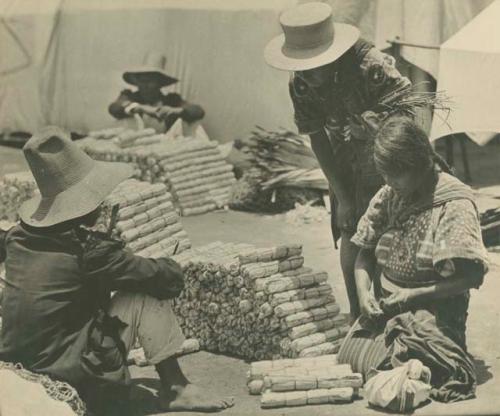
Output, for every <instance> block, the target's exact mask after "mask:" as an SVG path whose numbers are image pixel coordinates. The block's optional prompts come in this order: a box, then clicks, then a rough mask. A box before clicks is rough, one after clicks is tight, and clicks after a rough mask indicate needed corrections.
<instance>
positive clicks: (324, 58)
mask: <svg viewBox="0 0 500 416" xmlns="http://www.w3.org/2000/svg"><path fill="white" fill-rule="evenodd" d="M334 28H335V30H334V34H335V35H334V36H335V37H334V39H332V42H330V43H328V44H325V45H321V46H318V47H315V48H304V49H295V48H294V49H291V48H287V47H286V46H285V35H284V34H281V35H279V36H277V37H275V38H274V39H273V40H271V41H270V42H269V43H268V44H267V46H266V48H265V50H264V59H265V60H266V62H267V63H268V64H269V65H271V66H272V67H274V68H276V69H281V70H285V71H306V70H308V69H313V68H319V67H320V66H324V65H327V64H329V63H332V62H334V61H336V60H337V59H339V58H340V57H341V56H342V55H343V54H344V53H346V52H347V50H348V49H349V48H350V47H352V46H353V45H354V44H355V43H356V41H357V40H358V39H359V29H358V28H356V27H354V26H351V25H348V24H345V23H334Z"/></svg>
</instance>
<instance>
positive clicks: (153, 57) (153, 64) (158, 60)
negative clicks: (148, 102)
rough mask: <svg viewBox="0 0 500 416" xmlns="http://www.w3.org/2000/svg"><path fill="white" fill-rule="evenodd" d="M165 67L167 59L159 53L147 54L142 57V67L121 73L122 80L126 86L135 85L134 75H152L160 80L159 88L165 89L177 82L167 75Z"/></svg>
mask: <svg viewBox="0 0 500 416" xmlns="http://www.w3.org/2000/svg"><path fill="white" fill-rule="evenodd" d="M166 66H167V58H166V56H165V55H163V54H161V53H159V52H148V53H147V54H146V56H145V57H144V63H143V65H142V66H140V67H137V68H133V69H130V70H128V71H125V72H124V73H123V79H124V80H125V82H127V83H128V84H132V85H137V84H136V75H153V76H157V77H158V78H159V79H160V80H161V84H162V85H161V86H162V87H166V86H167V85H172V84H175V83H176V82H178V81H179V80H178V79H177V78H174V77H171V76H170V75H167V73H166V72H165V68H166Z"/></svg>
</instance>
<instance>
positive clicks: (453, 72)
mask: <svg viewBox="0 0 500 416" xmlns="http://www.w3.org/2000/svg"><path fill="white" fill-rule="evenodd" d="M499 22H500V0H496V1H495V2H494V3H492V4H491V5H490V6H489V7H488V8H486V9H485V10H483V11H482V12H481V13H480V14H479V15H478V16H477V17H475V18H474V19H473V20H472V21H471V22H470V23H468V24H467V25H466V26H465V27H464V28H463V29H461V30H460V31H459V32H458V33H457V34H455V35H454V36H453V37H451V38H450V39H448V41H446V42H445V43H444V44H443V45H442V47H441V52H440V65H439V78H438V89H440V90H444V91H446V92H447V94H448V95H449V96H450V97H451V99H452V101H453V104H452V105H453V111H452V112H451V113H450V116H449V118H448V119H447V120H446V123H444V122H443V121H442V120H441V119H439V118H438V117H434V121H433V126H432V133H431V139H437V138H439V137H442V136H445V135H449V134H453V133H461V132H477V133H484V134H479V135H473V136H472V137H473V138H476V141H479V143H480V144H482V143H483V142H486V141H487V140H488V138H490V137H491V136H492V134H491V132H494V133H500V105H499V101H500V25H499Z"/></svg>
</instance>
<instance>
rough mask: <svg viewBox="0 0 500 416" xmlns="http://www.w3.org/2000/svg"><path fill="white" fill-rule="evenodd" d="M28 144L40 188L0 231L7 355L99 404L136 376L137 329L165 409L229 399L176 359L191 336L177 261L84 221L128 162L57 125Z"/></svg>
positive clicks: (218, 404) (215, 406)
mask: <svg viewBox="0 0 500 416" xmlns="http://www.w3.org/2000/svg"><path fill="white" fill-rule="evenodd" d="M24 153H25V156H26V159H27V161H28V164H29V166H30V168H31V171H32V173H33V175H34V177H35V179H36V182H37V184H38V187H39V189H40V195H41V196H38V197H35V198H34V199H32V200H29V201H27V202H26V203H24V204H23V205H22V206H21V208H20V210H19V216H20V218H21V223H20V224H19V225H17V226H15V227H13V228H12V229H10V230H9V231H8V232H7V233H5V232H4V233H2V235H0V246H3V247H4V249H5V250H4V251H3V254H4V257H5V259H0V261H2V260H5V269H6V273H5V282H6V287H5V290H4V292H3V305H2V306H3V308H2V310H3V314H2V315H3V316H2V318H3V326H2V334H1V338H0V361H6V362H10V363H20V364H22V365H23V366H24V368H26V369H28V370H30V371H32V372H35V373H42V374H47V375H49V376H50V377H52V378H53V379H55V380H60V381H64V382H68V383H70V384H71V385H73V386H74V387H75V388H76V389H77V390H78V392H79V394H80V395H81V396H82V397H83V398H84V399H85V401H86V402H87V403H90V404H91V405H92V404H93V405H96V406H99V404H100V403H99V400H100V397H102V396H104V395H103V394H102V392H104V391H110V392H111V391H116V389H115V387H117V386H127V385H128V384H129V381H130V374H129V372H128V368H127V366H126V357H127V353H128V351H129V350H130V348H131V347H132V346H133V344H134V341H135V340H136V339H137V338H138V339H139V341H140V342H141V344H142V347H143V348H144V351H145V354H146V356H147V358H148V359H149V360H150V362H151V363H152V364H154V365H155V366H156V370H157V371H158V374H159V376H160V380H161V391H160V404H161V407H162V408H163V409H166V410H172V411H173V410H194V411H217V410H222V409H225V408H227V407H229V406H231V405H232V403H231V400H218V399H216V398H214V397H213V396H212V395H209V394H208V393H206V392H204V391H203V390H202V389H200V388H198V387H196V386H194V385H193V384H191V383H190V382H189V381H188V380H187V378H186V377H185V376H184V374H183V372H182V370H181V368H180V367H179V364H178V362H177V360H176V359H175V358H174V354H175V353H176V351H178V350H179V348H180V347H181V345H182V343H183V341H184V337H183V334H182V331H181V329H180V327H179V325H178V323H177V321H176V318H175V316H174V313H173V311H172V309H171V305H170V301H169V299H172V298H174V297H176V296H177V295H178V294H179V293H180V292H181V290H182V289H183V286H184V283H183V273H182V271H181V269H180V267H179V265H178V264H177V263H175V262H174V261H173V260H171V259H169V258H160V259H156V260H153V259H146V258H142V257H139V256H135V255H133V254H132V253H131V252H129V251H128V250H126V249H124V248H123V245H122V243H121V242H119V241H116V240H112V239H110V238H109V237H108V236H107V235H106V234H103V233H96V232H93V231H89V230H88V229H87V228H85V227H89V226H93V225H95V223H96V221H97V218H98V217H99V211H100V206H101V204H102V202H103V200H104V199H105V198H106V196H107V195H108V194H109V193H110V192H111V191H112V190H113V189H114V188H115V187H116V185H117V184H119V183H120V182H121V181H123V180H125V179H126V178H127V177H129V176H130V174H131V171H130V166H128V165H126V164H121V163H104V162H96V161H94V160H92V159H90V158H89V157H88V156H87V155H86V154H85V153H84V152H83V151H82V150H80V149H79V148H78V147H77V146H76V144H75V143H74V142H72V141H71V140H70V138H69V137H68V136H67V135H65V134H64V132H62V131H61V130H60V129H57V128H53V127H49V128H46V129H45V130H43V131H42V132H41V133H40V134H39V135H35V136H33V137H32V138H31V139H30V140H29V141H28V142H27V144H26V145H25V147H24ZM1 252H2V250H0V254H1ZM114 291H116V293H115V295H114V296H113V297H111V293H112V292H114ZM108 387H112V388H108ZM108 400H109V399H108ZM91 407H92V406H91ZM98 408H100V406H99V407H98Z"/></svg>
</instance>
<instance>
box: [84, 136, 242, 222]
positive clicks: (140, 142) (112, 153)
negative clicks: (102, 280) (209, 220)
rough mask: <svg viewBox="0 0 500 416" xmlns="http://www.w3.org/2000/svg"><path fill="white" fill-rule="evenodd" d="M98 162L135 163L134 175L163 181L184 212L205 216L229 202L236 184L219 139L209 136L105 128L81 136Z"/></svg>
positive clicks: (148, 179) (180, 210) (90, 153)
mask: <svg viewBox="0 0 500 416" xmlns="http://www.w3.org/2000/svg"><path fill="white" fill-rule="evenodd" d="M78 143H79V145H80V146H81V148H82V149H83V150H84V151H85V152H86V153H88V154H89V155H90V156H91V157H92V158H94V159H96V160H104V161H110V162H125V163H130V164H132V165H134V166H135V168H136V169H135V178H137V179H140V180H142V181H146V182H150V183H161V184H164V185H166V186H167V189H168V190H169V192H170V193H171V194H172V196H173V203H174V205H175V206H176V208H178V210H179V212H180V214H181V215H182V216H188V215H197V214H203V213H206V212H210V211H213V210H215V209H219V208H223V207H225V206H227V205H228V204H229V198H230V194H231V187H232V185H233V184H234V182H235V177H234V174H233V167H232V165H230V164H229V163H227V162H226V161H225V159H224V157H223V155H222V153H221V152H220V150H219V148H218V143H217V142H215V141H212V140H208V139H206V138H192V137H176V138H172V137H169V136H168V133H167V134H156V133H155V132H154V130H152V129H139V130H118V129H106V130H101V131H95V132H91V133H89V136H88V137H86V138H84V139H82V140H79V142H78Z"/></svg>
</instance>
